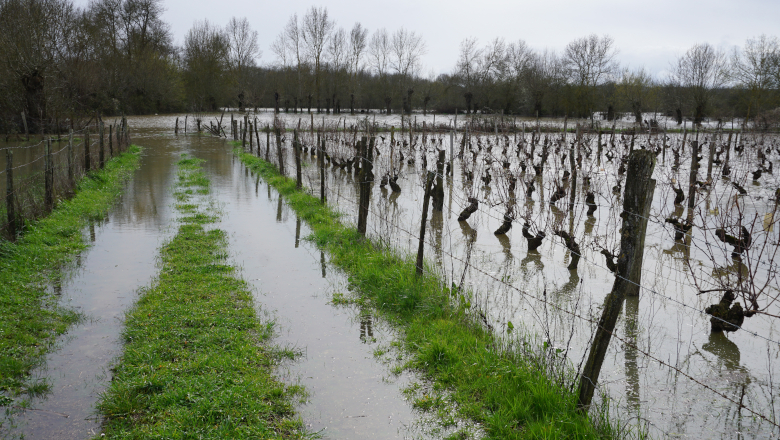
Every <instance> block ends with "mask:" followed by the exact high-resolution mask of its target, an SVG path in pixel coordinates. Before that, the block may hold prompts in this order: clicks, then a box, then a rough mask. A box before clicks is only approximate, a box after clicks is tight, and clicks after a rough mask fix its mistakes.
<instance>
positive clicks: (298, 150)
mask: <svg viewBox="0 0 780 440" xmlns="http://www.w3.org/2000/svg"><path fill="white" fill-rule="evenodd" d="M293 153H294V154H295V189H301V187H303V182H302V180H301V146H300V145H299V144H298V130H297V129H295V130H293Z"/></svg>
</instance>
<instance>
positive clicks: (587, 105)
mask: <svg viewBox="0 0 780 440" xmlns="http://www.w3.org/2000/svg"><path fill="white" fill-rule="evenodd" d="M614 44H615V41H614V40H613V39H612V37H610V36H609V35H604V36H602V37H599V36H598V35H596V34H591V35H588V36H587V37H582V38H578V39H576V40H574V41H572V42H571V43H569V44H568V45H567V46H566V49H564V51H563V67H564V68H565V69H566V73H567V76H568V78H569V81H570V83H571V84H573V85H574V86H575V90H576V95H577V96H576V97H577V102H578V104H579V106H580V112H581V113H583V115H588V116H590V117H591V121H592V120H593V111H594V107H595V105H596V87H597V86H599V85H601V84H602V83H604V82H605V81H607V80H609V79H611V78H612V75H613V74H615V73H616V71H617V68H618V65H617V62H616V61H615V57H616V56H617V49H615V47H614Z"/></svg>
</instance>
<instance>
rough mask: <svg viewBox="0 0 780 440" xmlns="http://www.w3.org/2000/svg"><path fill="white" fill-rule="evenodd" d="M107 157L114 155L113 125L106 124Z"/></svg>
mask: <svg viewBox="0 0 780 440" xmlns="http://www.w3.org/2000/svg"><path fill="white" fill-rule="evenodd" d="M108 157H109V158H112V157H114V126H113V125H111V124H109V125H108Z"/></svg>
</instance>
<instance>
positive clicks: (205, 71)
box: [184, 20, 230, 111]
mask: <svg viewBox="0 0 780 440" xmlns="http://www.w3.org/2000/svg"><path fill="white" fill-rule="evenodd" d="M229 49H230V43H229V38H228V36H227V34H226V33H225V31H223V30H222V29H220V28H219V26H214V25H212V24H210V23H209V22H208V20H204V21H202V22H196V23H195V25H194V26H193V27H192V28H191V29H190V30H189V31H188V32H187V35H186V37H185V38H184V64H185V72H184V82H185V88H186V90H187V94H188V96H189V98H190V100H191V103H192V105H193V107H194V110H196V111H201V110H211V111H214V110H216V109H217V108H218V107H219V106H220V105H221V104H222V103H221V102H220V99H221V98H222V97H223V96H225V93H224V87H225V74H226V73H227V70H228V59H229Z"/></svg>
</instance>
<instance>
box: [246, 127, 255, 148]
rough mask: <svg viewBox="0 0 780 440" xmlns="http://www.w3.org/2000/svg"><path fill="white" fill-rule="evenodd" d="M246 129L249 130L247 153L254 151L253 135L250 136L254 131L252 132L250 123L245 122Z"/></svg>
mask: <svg viewBox="0 0 780 440" xmlns="http://www.w3.org/2000/svg"><path fill="white" fill-rule="evenodd" d="M246 131H248V132H249V154H252V153H253V152H254V143H255V141H254V136H252V135H253V134H254V133H252V123H251V122H247V123H246Z"/></svg>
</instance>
